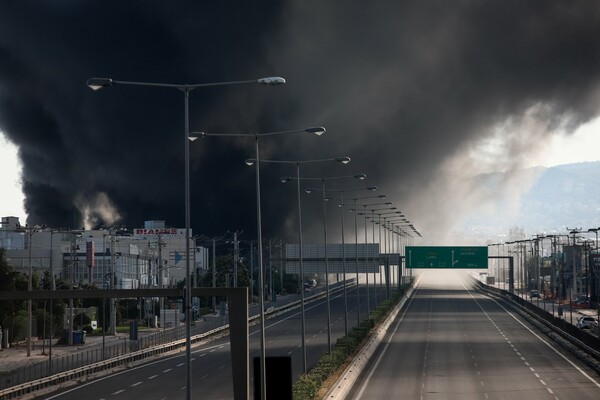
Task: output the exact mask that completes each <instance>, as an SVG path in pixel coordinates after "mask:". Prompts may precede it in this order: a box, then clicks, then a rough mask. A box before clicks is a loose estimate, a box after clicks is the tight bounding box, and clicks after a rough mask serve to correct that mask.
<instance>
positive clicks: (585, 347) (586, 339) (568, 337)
mask: <svg viewBox="0 0 600 400" xmlns="http://www.w3.org/2000/svg"><path fill="white" fill-rule="evenodd" d="M473 280H474V281H475V282H476V284H477V286H478V287H479V289H481V290H483V291H484V292H487V293H488V294H492V295H494V296H498V297H500V298H501V299H502V300H505V301H507V302H508V304H510V305H511V306H513V308H515V309H517V310H519V311H522V312H526V313H527V314H528V315H529V316H531V317H534V319H532V322H534V321H535V322H537V323H538V324H540V325H541V326H542V327H543V328H544V329H545V330H546V332H547V333H550V334H551V336H552V335H555V336H557V337H558V338H560V339H562V340H563V341H565V342H567V343H568V344H570V345H571V346H573V347H575V348H576V349H578V350H580V351H582V352H583V353H584V354H585V355H587V357H585V356H584V357H581V358H582V360H583V361H584V362H586V363H587V364H588V365H589V366H590V367H592V368H594V369H595V370H596V371H597V372H600V339H599V338H598V337H594V336H593V335H592V334H591V333H589V332H586V331H585V330H583V329H579V328H577V327H576V326H574V325H571V324H570V323H567V322H566V321H565V320H564V319H563V318H557V317H555V316H554V315H553V314H551V313H549V312H548V311H546V310H544V309H541V308H539V307H537V306H536V305H534V304H532V303H530V302H528V301H526V300H524V299H522V298H521V297H519V296H517V295H515V294H513V293H510V292H507V291H505V290H502V289H498V288H494V287H491V286H488V285H486V284H484V283H483V282H481V281H479V280H477V279H475V278H473ZM590 357H591V358H592V359H593V360H590V359H589V358H590Z"/></svg>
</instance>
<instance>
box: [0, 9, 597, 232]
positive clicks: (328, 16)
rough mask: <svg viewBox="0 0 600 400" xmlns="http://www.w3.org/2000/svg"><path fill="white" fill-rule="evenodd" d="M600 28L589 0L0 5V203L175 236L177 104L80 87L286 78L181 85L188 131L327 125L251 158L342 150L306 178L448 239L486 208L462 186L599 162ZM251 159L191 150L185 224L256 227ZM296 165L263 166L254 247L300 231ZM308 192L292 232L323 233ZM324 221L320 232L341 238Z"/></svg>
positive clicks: (179, 181)
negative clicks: (152, 224) (374, 197)
mask: <svg viewBox="0 0 600 400" xmlns="http://www.w3.org/2000/svg"><path fill="white" fill-rule="evenodd" d="M115 10H118V12H115ZM599 22H600V5H599V4H598V3H597V2H596V1H591V0H590V1H578V2H564V1H559V0H556V1H546V2H539V1H533V0H519V1H517V0H513V1H505V0H497V1H486V2H472V1H466V0H464V1H458V0H456V1H433V0H432V1H419V2H414V1H391V0H390V1H380V2H376V3H373V4H371V3H364V2H347V1H341V0H339V1H330V2H326V3H323V2H294V1H258V2H253V3H252V4H251V5H249V4H246V3H245V2H242V1H232V2H226V3H221V2H219V3H205V2H194V1H183V0H181V1H174V2H168V3H165V2H146V1H129V2H127V3H123V2H118V1H116V0H113V1H104V2H86V3H67V2H47V1H41V0H29V1H22V2H14V3H10V4H8V5H7V4H3V5H2V6H0V131H1V132H3V134H4V136H5V137H6V138H8V140H9V141H10V142H12V143H14V144H15V145H16V146H17V147H18V149H19V155H20V157H19V159H20V165H21V166H22V173H21V177H20V178H19V172H18V171H17V170H15V169H14V168H15V166H17V165H19V162H16V161H14V158H13V159H11V156H12V157H14V154H15V150H14V148H13V149H11V146H10V145H7V144H6V143H5V139H3V142H2V151H3V152H4V151H7V152H8V153H9V154H8V155H6V154H4V153H3V154H2V157H1V158H2V161H1V162H2V163H3V164H2V167H3V168H2V175H1V178H0V179H2V182H1V183H2V187H3V201H2V204H1V207H2V208H1V209H0V210H1V211H2V214H3V215H4V214H10V215H17V216H21V215H24V214H26V215H27V216H28V222H29V223H30V224H42V223H44V224H48V225H51V226H60V227H68V226H72V225H75V224H77V225H81V226H88V227H98V226H102V225H105V226H110V225H113V224H117V223H118V224H126V225H128V226H131V227H137V226H140V225H141V224H142V223H143V221H144V220H149V219H161V220H166V221H167V224H168V225H171V226H182V225H183V221H184V219H183V216H184V212H183V200H182V199H183V187H184V185H183V183H184V182H183V176H182V171H183V162H184V161H183V154H182V153H183V144H182V140H181V139H182V131H183V97H182V95H181V93H179V92H178V91H176V90H167V89H163V88H142V87H131V86H129V87H126V86H124V85H122V86H118V85H117V86H114V87H111V88H106V89H103V90H100V91H97V92H94V91H91V90H90V89H88V88H87V87H86V85H85V82H86V80H87V79H88V78H91V77H111V78H113V79H117V80H124V81H141V82H167V83H204V82H223V81H237V80H245V79H254V78H258V77H263V76H283V77H285V78H286V80H287V83H286V84H285V85H281V86H273V87H263V86H258V85H235V86H230V87H220V88H199V89H196V90H194V91H192V92H191V94H190V121H189V122H190V128H191V130H202V131H206V132H226V133H233V132H244V133H255V132H270V131H285V130H293V129H299V128H304V127H307V126H317V125H319V126H325V127H326V128H327V133H326V134H325V135H323V136H321V137H319V138H317V137H309V136H308V135H295V134H294V135H282V136H278V137H275V136H273V137H268V138H265V139H264V140H261V157H262V158H266V159H269V158H274V159H288V160H289V159H292V160H306V159H321V158H330V157H338V156H350V157H351V158H352V162H351V163H350V164H348V165H347V166H340V165H327V166H325V165H307V166H306V167H303V170H302V174H303V176H305V177H324V176H328V177H331V176H343V175H352V174H357V173H366V174H367V176H368V178H367V181H366V182H365V183H364V184H363V183H360V182H352V181H348V180H337V181H335V182H332V183H331V184H330V188H331V189H336V190H338V191H339V190H346V191H348V192H349V193H359V192H360V191H359V189H364V185H365V184H368V185H377V186H378V192H379V193H383V194H385V195H387V196H388V198H387V199H388V200H389V201H392V202H394V205H397V207H398V209H400V210H401V211H403V212H404V213H405V215H407V217H408V218H409V219H410V220H411V222H412V223H414V225H415V226H416V227H417V228H418V229H419V230H420V231H421V232H422V233H424V234H426V235H428V236H429V237H431V236H433V234H434V233H435V234H436V235H438V236H444V235H443V232H446V233H450V232H452V230H453V229H454V227H455V226H457V225H460V221H461V220H462V219H464V218H465V217H466V216H468V215H469V214H470V213H473V212H475V211H476V210H477V209H479V208H482V207H483V208H485V209H486V210H487V212H489V210H494V207H498V205H497V204H495V203H494V201H495V200H494V199H493V198H490V196H488V195H487V194H486V193H483V192H482V191H481V190H479V188H478V187H477V186H476V185H474V183H473V181H472V179H471V178H473V177H474V176H476V175H478V174H481V173H486V172H491V171H503V172H505V173H506V178H505V181H504V182H503V185H504V189H506V190H503V193H504V195H505V196H512V197H515V198H518V196H519V193H521V192H523V191H525V190H527V185H526V184H524V183H523V180H522V179H520V178H521V177H522V176H521V172H520V171H522V170H523V168H527V167H530V166H533V165H545V166H551V165H556V164H562V163H568V162H578V161H592V160H596V158H597V157H596V156H595V155H594V154H593V149H594V148H598V143H597V141H596V140H595V139H594V137H593V136H594V135H593V132H594V131H596V132H597V126H598V122H597V118H598V116H599V115H600V91H599V89H600V85H599V83H600V79H599V78H600V65H599V64H600V43H598V41H597V40H596V38H597V37H600V23H599ZM253 150H254V147H253V141H252V140H247V139H244V138H238V139H233V138H231V139H223V138H204V139H201V140H198V141H196V142H193V143H192V144H191V145H190V168H191V182H190V183H191V201H192V213H191V215H192V228H193V229H194V232H195V233H204V234H207V235H219V234H222V233H223V232H224V231H226V230H229V231H233V230H243V231H245V232H248V233H247V235H248V237H249V236H250V235H252V236H255V235H254V233H253V232H254V231H255V226H256V220H255V218H256V217H255V199H254V198H255V191H254V177H253V170H252V169H248V168H247V167H246V166H245V165H244V163H243V160H245V159H247V158H251V157H253V156H254V154H253ZM8 160H10V161H8ZM7 161H8V162H9V167H6V168H5V167H4V163H5V162H7ZM293 173H294V171H293V170H292V171H290V170H289V167H286V166H274V165H268V166H263V167H262V169H261V183H262V193H261V196H262V206H263V226H264V235H265V236H266V237H274V236H279V235H281V236H287V237H289V238H290V239H292V238H293V232H295V231H296V218H297V216H296V209H295V191H294V190H293V189H292V187H291V186H290V185H288V186H285V185H281V184H279V178H280V177H281V176H287V175H292V174H293ZM19 181H20V182H21V183H22V185H21V190H22V192H23V193H24V194H25V204H24V209H23V210H21V209H18V205H19V203H20V202H21V199H20V197H21V195H20V193H19V187H18V184H17V185H16V186H15V182H19ZM361 185H363V186H361ZM6 188H8V190H13V189H14V192H13V193H14V194H10V195H7V194H6V193H8V191H6V192H5V189H6ZM348 196H350V198H352V197H353V196H354V197H359V195H358V194H356V195H354V194H349V195H347V196H346V198H348ZM9 199H11V200H9ZM12 199H15V200H12ZM303 199H304V200H303V216H304V221H303V229H304V230H305V231H306V232H305V233H306V237H307V240H311V239H312V240H317V239H318V238H320V235H321V231H322V221H321V213H320V209H321V204H320V202H319V199H318V198H316V197H315V196H312V197H311V196H307V197H305V198H303ZM9 201H11V202H12V201H14V202H15V203H16V206H15V205H12V204H11V203H9ZM516 206H517V205H516V203H515V207H516ZM6 207H9V208H13V207H15V208H14V209H13V210H12V211H11V209H8V210H6V211H5V209H6ZM499 212H507V210H499ZM20 213H21V214H20ZM335 214H336V213H335V212H334V210H330V213H329V219H328V222H329V223H330V224H331V228H330V232H331V234H332V236H336V235H338V236H339V229H340V228H339V224H336V223H335V222H336V217H337V216H336V215H335ZM507 215H512V214H510V213H509V212H507ZM348 218H350V217H348ZM74 220H75V221H74ZM515 224H518V221H515ZM440 240H441V239H440Z"/></svg>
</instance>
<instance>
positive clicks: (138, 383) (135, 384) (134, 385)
mask: <svg viewBox="0 0 600 400" xmlns="http://www.w3.org/2000/svg"><path fill="white" fill-rule="evenodd" d="M141 384H142V382H136V383H134V384H133V385H131V387H136V386H137V385H141Z"/></svg>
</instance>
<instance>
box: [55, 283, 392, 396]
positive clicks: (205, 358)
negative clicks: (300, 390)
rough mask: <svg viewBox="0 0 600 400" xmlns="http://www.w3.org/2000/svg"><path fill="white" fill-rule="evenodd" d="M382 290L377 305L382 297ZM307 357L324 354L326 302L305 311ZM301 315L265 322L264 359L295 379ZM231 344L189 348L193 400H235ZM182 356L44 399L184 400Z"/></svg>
mask: <svg viewBox="0 0 600 400" xmlns="http://www.w3.org/2000/svg"><path fill="white" fill-rule="evenodd" d="M384 293H385V291H384V289H383V288H380V290H379V294H378V300H379V301H381V300H382V299H383V297H384ZM347 298H348V299H347V303H348V326H349V328H350V329H351V328H352V326H354V325H355V324H356V323H357V320H358V317H357V316H358V311H357V309H356V306H357V302H356V298H357V296H356V289H355V288H354V287H352V288H349V289H348V291H347ZM366 300H367V299H366V287H364V286H361V288H360V303H361V315H362V318H365V317H366V315H367V305H366ZM370 304H371V307H374V304H375V293H374V290H373V287H371V290H370ZM344 309H345V305H344V297H343V292H339V293H337V294H335V295H332V296H331V322H332V329H331V330H332V332H331V336H332V345H333V344H335V341H336V339H337V338H338V337H341V336H343V335H344V330H345V328H344ZM305 319H306V335H305V337H306V351H307V364H308V367H309V368H310V367H311V366H312V365H314V364H315V363H316V361H317V360H318V358H319V357H320V356H321V355H322V354H323V353H324V352H325V351H326V349H327V323H326V307H325V301H324V300H319V301H316V302H313V303H310V304H307V305H306V318H305ZM300 327H301V315H300V310H299V309H295V310H292V311H290V312H287V313H285V314H282V315H280V316H277V317H274V318H270V319H268V320H267V321H266V331H265V332H266V334H265V336H266V345H265V348H266V354H267V357H268V356H289V357H291V358H292V376H293V377H294V379H295V378H296V377H297V376H298V375H299V374H300V373H302V371H303V365H302V364H303V363H302V346H301V334H300ZM249 339H250V340H249V341H250V367H251V371H250V378H251V382H250V385H251V387H250V392H251V395H252V393H253V385H254V382H253V371H252V364H253V362H252V359H253V357H257V356H258V355H259V350H260V334H259V331H258V325H254V326H252V327H251V328H250V338H249ZM231 373H232V372H231V354H230V347H229V339H228V338H225V339H221V340H218V341H214V342H211V343H209V344H207V345H203V346H194V347H193V348H192V396H193V398H196V399H231V398H233V389H232V377H231ZM185 386H186V382H185V352H184V351H183V350H182V352H181V353H180V355H177V356H174V357H168V358H165V359H162V360H159V361H156V362H152V363H149V364H146V365H143V366H140V367H136V368H131V369H128V370H126V371H122V372H118V373H114V374H111V375H109V376H106V377H103V378H100V379H97V380H94V381H91V382H88V383H84V384H81V385H78V386H76V387H73V388H69V389H66V390H63V391H61V392H60V393H56V394H53V395H51V396H49V397H46V398H47V399H60V400H71V399H72V400H75V399H77V400H81V399H86V400H101V399H106V400H108V399H110V400H125V399H127V400H129V399H144V400H150V399H159V400H166V399H183V398H185V392H186V391H185Z"/></svg>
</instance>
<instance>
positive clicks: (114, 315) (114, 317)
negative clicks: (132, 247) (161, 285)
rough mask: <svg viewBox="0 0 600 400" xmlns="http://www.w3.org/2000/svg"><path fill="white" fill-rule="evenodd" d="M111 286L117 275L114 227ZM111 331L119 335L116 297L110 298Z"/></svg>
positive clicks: (111, 247) (111, 242) (112, 286)
mask: <svg viewBox="0 0 600 400" xmlns="http://www.w3.org/2000/svg"><path fill="white" fill-rule="evenodd" d="M110 269H111V271H110V273H111V276H110V288H111V290H112V289H114V288H115V276H116V271H115V270H116V269H117V267H116V265H115V231H114V229H113V228H111V229H110ZM110 331H111V333H112V334H113V336H116V335H117V310H116V308H115V298H114V297H111V298H110Z"/></svg>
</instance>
